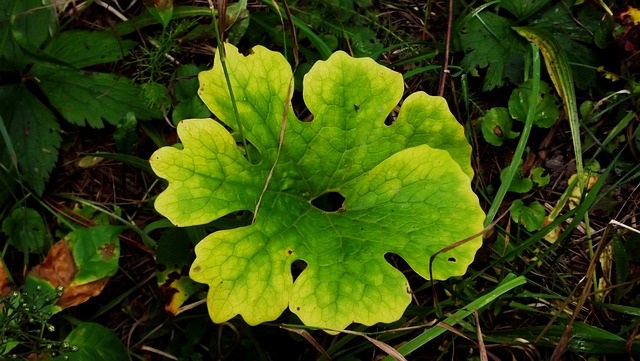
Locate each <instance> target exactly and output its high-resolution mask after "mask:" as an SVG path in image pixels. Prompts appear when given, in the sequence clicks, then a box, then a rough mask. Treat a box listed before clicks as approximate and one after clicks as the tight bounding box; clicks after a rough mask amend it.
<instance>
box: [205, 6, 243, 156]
mask: <svg viewBox="0 0 640 361" xmlns="http://www.w3.org/2000/svg"><path fill="white" fill-rule="evenodd" d="M208 1H209V9H210V10H211V16H212V17H213V21H214V24H213V29H214V30H215V33H216V41H217V42H218V56H219V59H220V64H221V65H222V71H223V72H224V79H225V81H226V83H227V89H228V90H229V97H230V98H231V106H232V107H233V115H234V116H235V118H236V125H237V127H238V133H239V134H240V138H242V145H243V146H244V151H245V154H246V155H247V160H248V161H249V163H251V152H249V148H248V146H247V138H245V137H244V132H243V130H242V124H241V123H240V113H239V112H238V104H236V97H235V95H234V94H233V87H232V86H231V78H230V77H229V70H228V69H227V60H226V53H225V49H224V43H223V42H222V37H221V34H220V30H219V29H218V24H219V22H218V17H217V16H216V11H215V6H214V5H213V1H211V0H208ZM218 15H220V16H225V14H223V13H221V12H219V13H218Z"/></svg>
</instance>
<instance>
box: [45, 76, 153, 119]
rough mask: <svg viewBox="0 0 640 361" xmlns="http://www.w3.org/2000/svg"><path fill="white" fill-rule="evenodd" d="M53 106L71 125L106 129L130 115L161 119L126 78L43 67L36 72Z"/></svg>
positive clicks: (137, 88)
mask: <svg viewBox="0 0 640 361" xmlns="http://www.w3.org/2000/svg"><path fill="white" fill-rule="evenodd" d="M32 73H33V76H35V77H36V78H38V79H39V80H40V82H39V83H38V85H39V86H40V89H42V91H43V92H44V93H45V95H46V96H47V98H48V99H49V101H50V102H51V104H52V105H53V106H54V108H56V109H57V110H58V111H59V112H60V114H61V115H62V116H63V117H64V118H65V119H66V120H67V121H68V122H70V123H72V124H77V125H85V124H88V125H90V126H92V127H94V128H101V127H103V123H102V120H103V119H104V120H106V121H107V122H109V123H111V124H114V125H115V124H118V123H119V122H120V121H121V120H122V119H124V118H125V116H126V114H127V113H128V112H133V113H134V114H135V116H136V118H138V119H143V120H145V119H151V118H154V117H160V114H158V113H159V112H158V111H157V110H151V109H148V108H147V107H146V106H145V101H144V99H143V98H142V95H141V91H140V88H139V87H138V86H136V85H135V84H133V82H131V80H129V79H127V78H126V77H123V76H118V75H114V74H106V73H92V72H86V71H77V70H73V69H66V68H63V67H49V66H44V65H39V66H37V67H35V68H34V70H33V71H32Z"/></svg>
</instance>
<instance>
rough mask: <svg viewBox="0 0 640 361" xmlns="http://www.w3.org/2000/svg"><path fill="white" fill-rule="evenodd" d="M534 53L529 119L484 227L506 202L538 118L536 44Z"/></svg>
mask: <svg viewBox="0 0 640 361" xmlns="http://www.w3.org/2000/svg"><path fill="white" fill-rule="evenodd" d="M531 51H532V67H533V71H532V76H531V83H532V84H531V93H530V94H529V111H528V112H527V118H526V119H525V122H524V128H523V129H522V134H521V135H520V141H518V146H517V147H516V151H515V153H514V155H513V160H512V161H511V164H510V165H509V168H507V173H506V174H507V175H506V179H505V181H504V182H502V184H501V185H500V188H498V192H497V193H496V196H495V198H494V199H493V202H492V203H491V207H490V208H489V211H488V212H487V218H486V219H485V221H484V225H485V226H487V225H489V224H491V222H493V219H494V218H495V216H496V214H497V213H498V209H499V208H500V205H501V204H502V201H503V200H504V197H505V196H506V194H507V191H508V190H509V186H510V185H511V182H512V181H513V178H514V177H515V175H516V172H517V171H518V167H519V166H520V162H521V161H522V155H523V154H524V150H525V148H526V146H527V141H528V140H529V134H531V128H532V126H533V120H534V119H535V117H536V108H537V103H538V97H539V95H540V94H539V91H540V52H539V50H538V46H537V45H535V44H533V43H532V44H531Z"/></svg>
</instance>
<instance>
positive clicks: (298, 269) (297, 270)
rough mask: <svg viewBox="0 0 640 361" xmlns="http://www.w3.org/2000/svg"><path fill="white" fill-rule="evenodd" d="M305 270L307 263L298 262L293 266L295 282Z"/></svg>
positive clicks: (292, 273) (292, 271)
mask: <svg viewBox="0 0 640 361" xmlns="http://www.w3.org/2000/svg"><path fill="white" fill-rule="evenodd" d="M305 268H307V262H305V261H301V260H297V261H294V262H293V263H292V264H291V276H292V277H293V281H294V282H295V280H296V279H298V276H300V273H302V271H304V269H305Z"/></svg>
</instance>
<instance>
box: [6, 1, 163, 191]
mask: <svg viewBox="0 0 640 361" xmlns="http://www.w3.org/2000/svg"><path fill="white" fill-rule="evenodd" d="M0 15H1V16H2V20H3V21H5V22H7V23H8V24H10V26H4V27H3V31H2V32H1V33H0V35H2V37H1V39H2V43H0V64H3V65H2V66H0V70H3V71H14V72H18V73H19V74H18V75H19V76H20V78H21V79H24V80H25V81H21V82H20V84H4V85H2V86H0V101H1V102H2V103H3V104H5V105H6V106H4V107H2V108H0V116H1V117H2V122H3V125H4V128H6V129H7V133H8V137H9V141H10V142H11V146H10V145H9V144H8V143H9V142H6V143H7V144H4V145H0V161H1V162H2V164H3V165H4V167H2V170H0V172H2V173H3V174H5V175H6V173H8V174H9V175H10V176H11V178H13V179H19V180H20V182H25V183H26V184H25V185H28V186H30V187H31V189H33V191H34V192H35V193H36V194H42V192H43V191H44V185H45V182H46V181H47V179H48V178H49V174H50V172H51V169H52V168H53V166H54V165H55V162H56V160H57V158H58V152H57V150H58V147H59V146H60V134H59V132H60V125H59V124H58V122H57V120H56V117H55V115H54V113H53V112H52V109H50V108H49V107H48V106H47V105H45V104H44V103H43V102H42V101H41V100H40V99H39V98H38V97H36V96H34V95H33V94H32V93H31V90H30V86H31V85H28V83H30V82H33V83H34V84H33V86H36V85H37V86H38V87H39V88H40V90H41V91H42V92H43V93H44V95H45V96H46V98H47V100H48V102H49V103H50V105H51V107H52V108H53V109H55V111H57V112H58V113H59V114H60V115H61V116H62V117H63V118H65V119H66V120H67V121H68V122H70V123H72V124H77V125H85V124H89V125H91V126H93V127H97V128H99V127H102V126H103V122H102V119H104V120H106V121H107V122H109V123H111V124H118V123H119V122H120V121H121V120H123V119H124V117H125V114H127V112H135V113H136V116H137V117H138V118H140V119H150V118H152V117H155V116H158V115H159V114H158V113H157V111H152V110H149V109H147V108H146V107H144V105H143V104H144V102H142V101H141V96H140V95H141V94H140V89H139V88H138V87H137V86H135V85H134V84H133V83H131V81H129V80H128V79H127V78H125V77H123V76H120V75H113V74H106V73H94V72H89V71H82V70H81V68H84V67H87V66H93V65H98V64H103V63H107V62H113V61H116V60H120V59H122V58H123V57H124V56H125V55H126V54H127V53H128V51H129V50H130V49H131V48H132V46H133V45H134V43H133V42H131V41H127V40H125V41H120V39H118V38H116V37H115V36H114V35H113V34H111V33H109V32H88V31H69V32H61V33H56V29H57V19H56V17H55V13H54V12H53V6H52V5H51V4H50V3H49V1H48V0H47V1H45V2H42V1H39V0H38V1H32V0H29V1H8V2H3V3H2V5H0ZM42 45H44V48H43V49H42V50H39V49H40V47H41V46H42ZM36 80H37V81H36ZM11 149H13V151H12V150H11ZM12 152H15V154H12ZM12 158H14V159H17V162H15V163H14V162H11V159H12ZM9 186H10V187H9V188H11V187H12V186H13V185H9ZM4 197H6V195H5V196H4Z"/></svg>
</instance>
